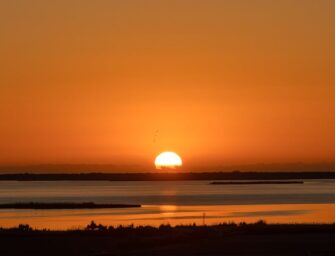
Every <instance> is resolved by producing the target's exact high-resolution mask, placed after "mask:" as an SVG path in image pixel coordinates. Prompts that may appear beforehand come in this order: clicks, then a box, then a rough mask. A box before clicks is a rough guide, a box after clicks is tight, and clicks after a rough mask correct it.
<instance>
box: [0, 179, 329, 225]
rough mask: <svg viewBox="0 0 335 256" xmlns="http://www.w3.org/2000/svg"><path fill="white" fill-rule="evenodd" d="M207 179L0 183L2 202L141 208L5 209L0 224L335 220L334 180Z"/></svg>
mask: <svg viewBox="0 0 335 256" xmlns="http://www.w3.org/2000/svg"><path fill="white" fill-rule="evenodd" d="M208 183H209V182H208V181H155V182H152V181H146V182H142V181H137V182H109V181H54V182H52V181H43V182H17V181H1V182H0V203H10V202H31V201H34V202H95V203H127V204H142V205H143V207H142V208H132V209H93V210H0V226H15V225H18V224H19V223H28V224H30V225H32V226H34V227H39V228H51V229H68V228H76V227H83V226H85V225H86V224H87V223H88V222H90V221H91V220H95V221H96V222H99V223H103V224H108V225H121V224H122V225H129V224H135V225H147V224H148V225H160V224H162V223H164V224H166V223H170V224H172V225H175V224H189V223H197V224H202V223H205V224H213V223H219V222H228V221H237V222H239V221H246V222H254V221H257V220H259V219H263V220H266V221H268V222H290V223H292V222H335V180H307V181H305V183H304V184H287V185H286V184H282V185H225V186H220V185H217V186H214V185H209V184H208Z"/></svg>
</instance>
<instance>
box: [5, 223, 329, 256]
mask: <svg viewBox="0 0 335 256" xmlns="http://www.w3.org/2000/svg"><path fill="white" fill-rule="evenodd" d="M334 241H335V224H266V223H265V222H264V221H259V222H256V223H253V224H246V223H240V224H235V223H224V224H219V225H213V226H196V225H183V226H176V227H172V226H170V225H161V226H160V227H151V226H139V227H134V226H118V227H113V226H104V225H101V224H96V223H95V222H94V221H92V222H91V223H90V224H89V225H87V227H86V228H85V229H81V230H69V231H50V230H35V229H32V228H31V227H29V226H28V225H20V226H19V227H15V228H6V229H4V228H0V253H1V255H6V256H8V255H34V256H36V255H37V256H39V255H51V256H56V255H57V256H58V255H71V256H73V255H74V256H76V255H87V256H88V255H90V256H98V255H99V256H102V255H104V256H112V255H139V256H141V255H143V256H144V255H157V256H159V255H165V256H168V255H174V256H178V255H183V256H184V255H202V256H206V255H235V256H239V255H245V256H246V255H248V256H250V255H252V256H256V255H262V256H265V255H267V256H274V255H276V256H278V255H289V256H290V255H292V256H293V255H301V256H303V255H313V256H315V255H319V256H321V255H323V256H326V255H329V256H330V255H335V243H334Z"/></svg>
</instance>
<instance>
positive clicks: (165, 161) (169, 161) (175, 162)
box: [155, 152, 183, 169]
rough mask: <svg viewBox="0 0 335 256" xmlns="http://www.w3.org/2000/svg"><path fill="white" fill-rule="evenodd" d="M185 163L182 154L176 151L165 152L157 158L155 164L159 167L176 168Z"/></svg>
mask: <svg viewBox="0 0 335 256" xmlns="http://www.w3.org/2000/svg"><path fill="white" fill-rule="evenodd" d="M182 164H183V161H182V160H181V158H180V156H178V155H177V154H176V153H174V152H163V153H161V154H159V155H158V156H157V157H156V159H155V166H156V168H157V169H161V168H175V167H179V166H181V165H182Z"/></svg>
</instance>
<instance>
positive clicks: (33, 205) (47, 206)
mask: <svg viewBox="0 0 335 256" xmlns="http://www.w3.org/2000/svg"><path fill="white" fill-rule="evenodd" d="M139 207H141V205H139V204H95V203H91V202H87V203H39V202H30V203H12V204H0V209H34V210H55V209H59V210H62V209H64V210H65V209H111V208H139Z"/></svg>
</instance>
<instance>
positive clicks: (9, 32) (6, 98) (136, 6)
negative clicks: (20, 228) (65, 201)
mask: <svg viewBox="0 0 335 256" xmlns="http://www.w3.org/2000/svg"><path fill="white" fill-rule="evenodd" d="M334 10H335V3H334V1H331V0H329V1H326V0H320V1H311V0H305V1H300V0H299V1H298V0H290V1H288V0H280V1H279V0H278V1H268V0H263V1H261V0H255V1H249V0H234V1H233V0H231V1H222V0H221V1H219V0H217V1H216V0H206V1H200V0H192V1H191V0H178V1H177V0H169V1H167V0H162V1H157V0H151V1H149V0H145V1H135V0H134V1H132V0H123V1H85V0H80V1H74V0H67V1H64V0H58V1H44V0H43V1H42V0H32V1H23V0H22V1H14V0H0V38H1V40H0V56H1V57H0V165H27V164H115V165H118V166H125V165H136V166H143V168H144V169H148V168H151V167H152V168H153V167H154V165H153V161H154V159H155V157H156V155H157V154H158V153H159V152H161V151H165V150H169V151H175V152H177V153H179V154H180V155H181V156H182V158H183V162H184V165H185V166H184V167H185V168H189V169H192V168H200V167H201V168H203V169H206V168H212V167H213V166H223V165H225V166H231V165H244V164H257V163H264V164H271V163H291V162H292V163H295V162H304V163H316V162H319V163H325V162H335V134H334V131H335V114H334V112H335V100H334V99H335V72H334V69H335V33H334V24H335V16H334Z"/></svg>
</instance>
